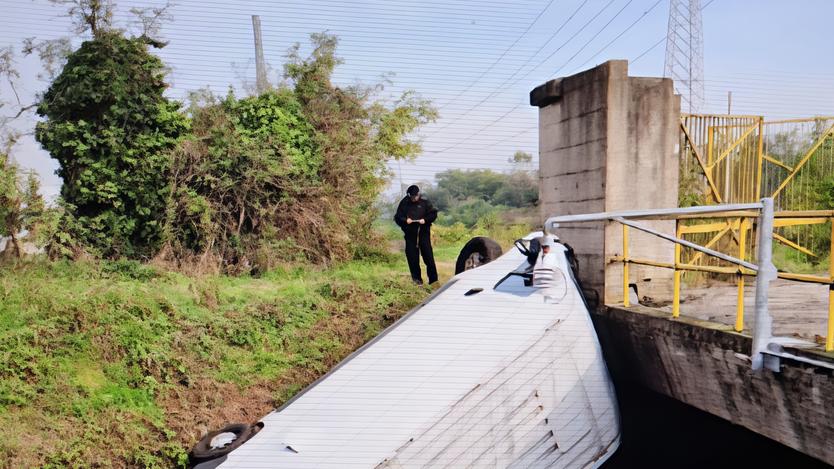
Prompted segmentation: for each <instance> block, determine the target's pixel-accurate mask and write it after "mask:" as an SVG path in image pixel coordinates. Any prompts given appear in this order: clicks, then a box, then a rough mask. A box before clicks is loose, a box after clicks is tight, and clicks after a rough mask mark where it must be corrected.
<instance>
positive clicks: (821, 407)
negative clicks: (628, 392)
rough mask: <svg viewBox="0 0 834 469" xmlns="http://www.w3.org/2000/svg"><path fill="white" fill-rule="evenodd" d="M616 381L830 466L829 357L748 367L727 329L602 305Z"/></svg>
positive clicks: (599, 320) (833, 401)
mask: <svg viewBox="0 0 834 469" xmlns="http://www.w3.org/2000/svg"><path fill="white" fill-rule="evenodd" d="M592 316H593V319H594V324H595V326H596V329H597V333H598V334H599V338H600V342H601V343H602V346H603V350H604V352H605V357H606V362H607V363H608V366H609V369H610V370H611V373H612V376H613V377H614V380H615V383H618V385H620V383H630V384H637V385H639V386H642V387H645V388H648V389H650V390H652V391H654V392H657V393H660V394H663V395H666V396H669V397H671V398H673V399H677V400H679V401H681V402H684V403H686V404H689V405H691V406H693V407H696V408H698V409H701V410H703V411H706V412H709V413H711V414H713V415H716V416H718V417H721V418H724V419H726V420H728V421H730V422H733V423H735V424H737V425H742V426H744V427H746V428H748V429H750V430H752V431H754V432H756V433H759V434H761V435H764V436H766V437H768V438H770V439H772V440H775V441H778V442H780V443H782V444H784V445H786V446H788V447H790V448H793V449H796V450H798V451H801V452H802V453H805V454H807V455H809V456H812V457H814V458H816V459H819V460H821V461H823V462H825V463H827V464H834V446H832V445H831V444H830V441H831V440H830V438H831V435H834V419H831V418H830V414H831V409H834V379H832V374H834V359H832V358H830V354H825V353H821V352H813V351H812V352H808V351H806V350H797V349H787V350H786V351H788V352H791V353H794V354H796V355H799V356H803V357H807V358H811V359H813V360H817V361H819V362H823V366H821V365H815V364H809V363H807V362H803V361H799V360H787V359H783V360H781V366H780V371H779V372H773V371H769V370H758V371H753V370H752V369H751V361H750V356H749V354H750V350H751V347H752V339H751V337H750V336H747V335H744V334H739V333H736V332H734V331H733V330H732V327H731V326H728V325H726V324H721V323H713V322H709V321H704V320H699V319H695V318H689V317H685V316H681V317H680V318H678V319H672V318H671V317H669V315H668V314H667V312H665V311H660V310H658V309H654V308H648V307H645V306H640V305H636V306H631V307H629V308H624V307H622V306H608V307H605V308H603V309H602V310H601V311H598V312H597V313H595V314H593V315H592Z"/></svg>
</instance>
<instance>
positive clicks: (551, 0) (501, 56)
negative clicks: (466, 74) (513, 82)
mask: <svg viewBox="0 0 834 469" xmlns="http://www.w3.org/2000/svg"><path fill="white" fill-rule="evenodd" d="M554 1H555V0H550V1H549V2H548V3H547V5H545V7H544V8H542V10H541V11H540V12H539V14H538V16H536V18H535V19H533V21H532V22H530V25H529V26H527V29H525V30H524V31H523V32H522V33H521V34H520V35H519V36H518V37H517V38H516V40H515V41H513V43H512V44H510V45H509V47H507V48H506V49H504V52H502V53H501V55H500V56H499V57H498V58H497V59H495V61H494V62H492V64H491V65H490V66H489V68H487V69H486V70H484V71H483V72H482V73H481V74H480V75H478V78H476V79H475V80H474V81H471V82H470V83H469V86H467V87H466V88H464V89H463V90H462V91H461V92H460V93H458V94H457V95H455V97H454V98H452V99H451V100H449V101H448V102H446V103H444V104H443V105H441V106H439V108H438V109H443V108H444V107H445V106H448V105H449V104H451V103H452V102H454V101H455V100H456V99H457V98H459V97H460V96H461V95H462V94H464V93H466V92H467V91H469V90H470V89H472V87H473V86H475V83H477V82H479V81H481V78H483V77H484V76H485V75H486V74H487V73H489V72H490V71H492V69H493V68H494V67H495V65H496V64H497V63H498V62H500V61H501V59H503V58H504V56H505V55H507V52H509V51H510V49H512V48H513V47H514V46H515V45H516V44H518V41H520V40H521V38H522V37H524V36H525V35H526V34H527V33H528V32H529V31H530V28H532V27H533V25H534V24H536V22H537V21H538V20H539V18H541V17H542V15H544V12H546V11H547V10H548V9H549V8H550V6H551V5H553V2H554Z"/></svg>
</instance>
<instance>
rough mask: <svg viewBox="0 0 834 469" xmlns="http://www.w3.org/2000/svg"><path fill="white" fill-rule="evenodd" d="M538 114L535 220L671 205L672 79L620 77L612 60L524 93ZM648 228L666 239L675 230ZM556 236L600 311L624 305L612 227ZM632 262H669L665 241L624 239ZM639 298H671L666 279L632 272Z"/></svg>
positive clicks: (567, 229) (621, 68) (618, 237)
mask: <svg viewBox="0 0 834 469" xmlns="http://www.w3.org/2000/svg"><path fill="white" fill-rule="evenodd" d="M530 104H531V105H533V106H537V107H538V108H539V177H540V185H539V187H540V188H539V199H540V207H541V216H542V219H544V218H546V217H548V216H552V215H572V214H579V213H589V212H603V211H613V210H627V209H638V208H668V207H676V206H677V204H678V154H677V152H678V148H677V146H678V138H679V135H678V131H679V122H680V98H679V97H678V96H676V95H675V94H674V91H673V87H672V80H670V79H665V78H642V77H629V76H628V62H627V61H625V60H613V61H609V62H606V63H604V64H602V65H599V66H597V67H595V68H593V69H590V70H587V71H584V72H582V73H578V74H576V75H573V76H569V77H564V78H558V79H555V80H551V81H548V82H547V83H545V84H543V85H541V86H539V87H537V88H535V89H534V90H533V91H531V92H530ZM647 224H648V225H650V226H652V227H654V228H656V229H659V230H662V231H665V232H668V233H672V234H673V233H674V222H670V221H652V222H647ZM558 234H559V236H560V237H561V238H562V240H564V241H565V242H567V243H569V244H570V245H571V246H573V247H574V249H575V250H576V253H577V257H578V258H579V261H580V275H581V277H582V281H583V283H584V284H585V285H586V286H587V287H590V288H593V289H595V290H597V291H598V292H600V297H601V298H604V300H605V302H606V303H609V304H610V303H619V302H621V301H622V294H623V293H622V290H623V288H622V264H621V263H617V264H608V265H606V262H605V259H606V258H607V257H609V256H613V255H618V254H622V229H621V227H620V225H619V224H616V223H610V224H602V223H585V224H574V225H569V226H568V225H566V226H563V227H561V228H560V229H559V230H558ZM630 239H631V242H630V247H629V255H630V257H638V258H644V259H651V260H657V261H663V262H670V263H671V262H673V260H674V247H673V245H672V243H668V242H665V241H660V240H658V239H657V238H654V237H652V236H651V235H648V234H644V233H641V232H635V230H631V231H630ZM630 270H631V272H630V277H631V283H636V284H637V286H638V291H639V294H640V296H641V297H649V298H652V299H655V300H665V299H670V298H671V291H672V288H671V283H672V271H671V270H666V269H659V268H654V267H644V266H635V265H632V266H631V268H630Z"/></svg>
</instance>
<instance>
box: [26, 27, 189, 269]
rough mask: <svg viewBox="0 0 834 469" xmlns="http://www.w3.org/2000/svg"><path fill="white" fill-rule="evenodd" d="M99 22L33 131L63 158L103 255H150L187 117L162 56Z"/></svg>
mask: <svg viewBox="0 0 834 469" xmlns="http://www.w3.org/2000/svg"><path fill="white" fill-rule="evenodd" d="M106 17H107V16H106V15H105V16H104V17H102V16H97V17H96V18H97V21H102V18H106ZM92 30H93V33H94V38H93V39H92V40H88V41H85V42H84V43H83V44H82V45H81V47H80V48H79V49H78V50H76V51H75V52H73V53H71V54H70V55H69V57H68V58H67V63H66V65H65V66H64V68H63V70H62V72H61V73H60V75H58V76H57V78H56V79H55V80H54V82H53V83H52V85H51V86H50V88H49V90H48V91H47V92H46V93H45V94H44V96H43V99H42V100H41V102H40V104H39V106H38V109H37V112H38V114H39V115H40V116H41V117H43V119H44V120H43V121H42V122H40V123H38V125H37V127H36V133H35V135H36V138H37V140H38V141H39V142H40V143H41V145H42V146H43V147H44V148H45V149H46V150H47V151H48V152H49V153H50V156H51V157H52V158H54V159H56V160H58V162H59V163H60V169H59V170H58V174H59V176H61V177H62V178H63V181H64V184H63V186H62V188H61V196H62V197H63V199H64V200H65V201H66V202H68V203H69V204H71V205H72V206H74V207H75V215H76V217H77V220H78V226H81V227H83V232H82V233H79V234H78V235H79V237H80V238H81V239H82V241H84V242H86V243H87V244H89V245H91V246H92V247H94V248H96V249H98V250H100V252H101V253H102V254H103V255H105V256H111V257H113V256H119V255H126V256H140V257H141V256H149V255H152V254H153V253H154V251H155V250H156V249H157V248H158V246H159V245H160V244H161V241H162V238H161V236H162V221H163V215H164V212H165V206H166V199H167V196H168V168H169V157H168V152H169V151H170V150H171V149H172V148H173V147H174V146H175V144H176V142H177V140H178V139H179V137H180V136H181V135H182V134H183V133H184V132H185V131H186V130H187V129H188V121H187V118H186V117H185V116H184V115H182V114H181V113H180V112H179V104H178V103H176V102H172V101H169V100H168V99H166V98H165V97H164V96H163V92H164V90H165V88H166V84H165V82H164V66H163V64H162V62H161V61H160V60H159V58H157V57H155V56H154V55H152V54H150V53H149V52H148V40H147V39H146V38H126V37H124V36H123V35H122V34H121V33H120V32H118V31H114V30H109V29H105V28H103V27H102V26H101V25H100V23H99V25H98V26H96V28H93V29H92Z"/></svg>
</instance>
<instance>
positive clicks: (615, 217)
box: [545, 198, 834, 371]
mask: <svg viewBox="0 0 834 469" xmlns="http://www.w3.org/2000/svg"><path fill="white" fill-rule="evenodd" d="M721 213H723V214H731V213H732V214H739V213H741V214H742V215H737V216H739V218H740V219H739V220H738V221H736V222H734V223H731V224H729V225H728V226H730V227H731V228H730V229H734V230H735V229H737V230H738V232H739V250H738V255H739V257H738V258H736V257H733V256H731V255H729V254H725V253H722V252H720V251H717V250H714V249H711V248H708V247H704V246H701V245H698V244H696V243H693V242H691V241H687V240H686V239H683V235H684V233H685V232H687V230H685V227H683V226H682V225H681V224H680V223H678V224H677V227H676V230H675V235H674V236H673V235H670V234H666V233H663V232H661V231H658V230H655V229H653V228H650V227H647V226H644V225H642V224H640V223H636V222H634V221H631V220H629V219H660V220H663V219H674V220H676V221H678V222H679V221H680V220H681V219H687V218H695V217H697V216H698V215H705V217H711V216H712V215H714V214H721ZM797 214H798V212H790V213H785V214H784V215H785V216H791V217H796V215H797ZM802 215H803V216H804V215H807V216H812V215H823V216H825V215H829V216H830V214H828V213H825V214H823V213H822V212H819V213H817V212H813V213H811V212H808V213H807V214H805V213H803V214H802ZM754 216H757V218H758V223H757V229H758V243H757V246H756V247H757V254H758V255H757V259H758V265H756V264H753V263H750V262H747V261H745V260H744V258H745V256H746V248H747V246H746V233H747V231H748V230H750V229H752V224H751V220H749V218H752V217H754ZM774 218H775V212H774V207H773V199H772V198H764V199H762V200H761V201H760V202H756V203H745V204H723V205H712V206H699V207H685V208H670V209H646V210H625V211H619V212H601V213H589V214H580V215H562V216H554V217H550V218H548V219H547V220H546V221H545V229H546V231H548V232H550V230H552V229H553V228H556V227H558V226H559V224H568V223H586V222H600V221H615V222H618V223H620V224H621V225H622V227H623V254H622V256H614V258H612V260H614V261H617V262H622V263H623V305H624V306H625V307H629V306H630V301H629V269H628V266H629V264H630V263H635V264H641V265H650V266H655V267H661V268H671V269H674V292H673V303H672V317H674V318H677V317H678V316H679V315H680V283H681V277H680V276H681V273H682V272H683V271H703V272H720V273H735V274H736V275H737V288H738V290H737V306H736V322H735V325H734V329H735V330H736V331H739V332H741V331H742V330H743V328H744V286H745V283H744V282H745V281H744V276H746V275H755V276H756V303H755V304H756V307H755V316H754V326H753V350H752V351H751V356H752V358H753V368H754V369H759V368H762V367H765V368H768V369H772V370H774V371H778V358H775V357H774V355H773V354H767V353H765V352H766V351H767V346H768V344H770V343H771V341H772V339H773V337H772V318H771V316H770V313H769V311H768V290H769V285H770V282H771V281H773V280H774V279H776V278H777V277H781V278H787V279H790V280H797V281H806V282H813V283H825V284H829V285H830V286H831V287H830V290H829V308H828V335H827V337H826V344H825V349H826V351H832V350H834V255H832V259H831V262H830V264H831V265H830V271H829V277H828V278H825V277H819V276H810V275H804V274H789V273H785V272H782V273H780V272H778V271H777V270H776V267H775V266H774V265H773V262H772V255H773V228H774ZM788 221H789V222H790V223H794V222H795V221H793V220H788ZM831 221H832V240H831V249H832V253H834V218H831ZM812 222H813V223H817V220H812ZM728 223H729V222H728ZM695 226H696V227H699V226H700V225H695ZM629 228H634V229H637V230H640V231H643V232H646V233H649V234H651V235H653V236H656V237H659V238H661V239H665V240H667V241H670V242H673V243H675V259H674V264H667V263H664V262H656V261H649V260H642V259H632V258H630V257H629ZM692 231H693V232H695V231H696V230H692ZM698 232H700V231H698ZM681 247H687V248H690V249H693V250H695V251H697V252H699V253H702V254H705V255H708V256H711V257H715V258H717V259H721V260H724V261H726V262H729V263H731V264H734V265H736V266H738V268H737V269H732V268H730V267H711V266H696V265H691V264H683V263H682V262H681ZM773 360H776V362H774V361H773Z"/></svg>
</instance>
